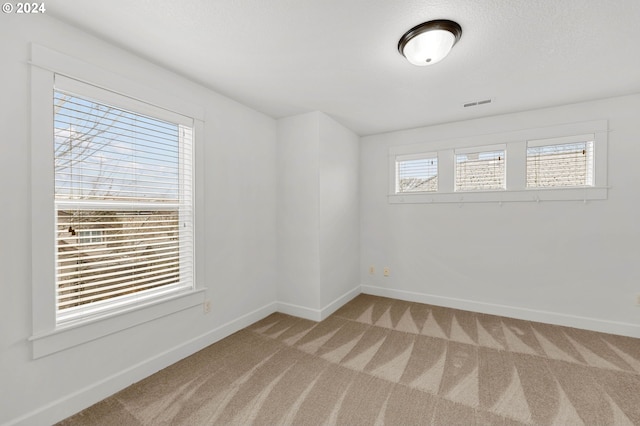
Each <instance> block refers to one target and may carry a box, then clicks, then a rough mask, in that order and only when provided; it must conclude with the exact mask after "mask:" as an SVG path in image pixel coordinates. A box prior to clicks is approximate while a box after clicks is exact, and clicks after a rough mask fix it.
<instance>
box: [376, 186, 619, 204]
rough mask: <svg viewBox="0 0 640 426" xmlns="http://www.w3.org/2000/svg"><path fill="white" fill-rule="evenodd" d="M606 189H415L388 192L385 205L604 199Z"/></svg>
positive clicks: (605, 197) (606, 192)
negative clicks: (405, 191)
mask: <svg viewBox="0 0 640 426" xmlns="http://www.w3.org/2000/svg"><path fill="white" fill-rule="evenodd" d="M607 194H608V188H606V187H586V188H552V189H523V190H505V191H482V192H415V193H405V194H391V195H389V204H432V203H511V202H540V201H585V202H586V201H590V200H606V199H607Z"/></svg>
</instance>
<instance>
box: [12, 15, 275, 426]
mask: <svg viewBox="0 0 640 426" xmlns="http://www.w3.org/2000/svg"><path fill="white" fill-rule="evenodd" d="M23 18H26V19H23ZM31 42H35V43H38V44H41V45H43V46H46V47H49V48H51V49H53V50H57V51H60V52H62V53H65V54H67V55H70V56H74V57H76V58H79V59H82V60H84V61H86V62H89V63H92V64H94V65H97V66H100V67H102V68H103V69H105V70H108V71H111V72H115V73H118V74H120V75H123V76H126V77H128V78H129V79H131V80H134V81H137V82H140V83H141V84H143V85H146V86H147V87H149V88H153V89H156V90H161V91H164V92H167V93H169V94H171V95H174V96H176V97H179V98H181V99H184V100H185V101H188V102H191V103H194V104H197V105H200V106H202V107H203V108H204V109H205V110H206V116H205V120H206V123H205V133H204V135H203V137H202V138H201V139H199V141H198V142H197V143H198V144H200V145H199V147H198V148H197V149H199V155H201V156H203V157H204V158H203V160H204V161H203V163H204V166H205V167H204V173H203V179H202V180H201V181H198V182H196V185H199V186H201V187H204V199H203V200H199V202H198V205H197V211H198V212H199V213H200V216H199V219H198V220H200V221H201V223H202V224H203V225H204V230H202V229H201V232H200V233H199V236H198V238H204V240H200V242H201V243H202V246H203V248H204V249H203V250H202V251H201V252H200V253H199V255H198V257H197V261H198V262H200V266H201V269H200V271H201V272H202V274H200V276H199V277H198V280H199V281H200V282H202V283H204V285H206V287H207V288H208V290H207V293H206V297H207V298H208V299H210V300H211V303H212V312H211V313H209V314H204V312H203V309H202V307H201V306H197V307H195V308H192V309H187V310H184V311H181V312H178V313H175V314H173V315H170V316H167V317H163V318H160V319H158V320H156V321H152V322H149V323H145V324H142V325H140V326H137V327H134V328H130V329H127V330H125V331H122V332H119V333H116V334H112V335H109V336H107V337H104V338H101V339H97V340H95V341H92V342H89V343H86V344H83V345H80V346H77V347H74V348H71V349H68V350H65V351H62V352H59V353H55V354H52V355H49V356H46V357H44V358H40V359H37V360H32V356H31V346H30V343H29V341H28V340H27V339H28V338H29V337H30V335H31V281H30V279H31V277H30V275H31V261H30V254H31V246H30V241H31V238H30V232H31V220H39V218H41V217H43V216H42V215H47V214H53V213H52V212H36V213H35V215H34V216H33V218H32V216H31V215H32V212H31V208H30V176H31V174H30V173H31V172H30V154H29V152H30V136H29V128H30V123H29V115H30V113H29V91H30V79H29V72H30V71H29V65H28V64H27V62H28V59H29V44H30V43H31ZM0 58H1V59H0V60H1V63H0V85H1V87H2V96H1V97H0V108H1V110H0V111H1V113H0V120H1V121H0V123H1V127H0V129H1V134H2V138H1V139H0V197H1V199H2V208H1V209H0V223H3V224H4V228H3V231H2V238H1V239H0V288H1V289H2V292H3V295H2V297H0V312H2V322H1V324H0V424H4V423H7V422H9V423H13V422H16V421H18V422H22V423H24V424H49V423H52V422H54V421H56V420H60V419H62V418H64V417H66V416H68V415H70V414H73V413H74V412H75V411H77V410H80V409H82V408H84V407H86V406H88V405H89V404H91V403H93V402H96V401H97V400H99V399H101V398H103V397H106V396H108V395H109V394H110V393H112V392H115V391H117V390H119V389H120V388H122V387H124V386H126V385H128V384H130V383H132V382H134V381H137V380H139V379H141V378H143V377H145V376H146V375H149V374H151V373H153V372H154V371H156V370H158V369H160V368H162V367H164V366H166V365H168V364H171V363H173V362H175V361H177V360H178V359H180V358H181V357H184V356H187V355H189V354H190V353H192V352H194V351H195V350H198V349H200V348H201V347H203V346H206V345H207V344H209V343H211V342H213V341H215V340H217V339H219V338H221V337H224V336H225V335H227V334H229V333H231V332H233V331H235V330H236V329H238V328H241V327H243V326H245V325H247V324H249V323H251V322H253V321H255V320H257V319H259V318H261V317H263V316H264V315H267V314H268V313H270V312H273V311H274V310H275V309H276V304H275V300H276V282H275V280H276V254H275V253H276V243H277V241H276V169H275V167H276V122H275V120H273V119H271V118H269V117H267V116H265V115H263V114H260V113H257V112H255V111H253V110H251V109H249V108H247V107H245V106H243V105H241V104H239V103H237V102H235V101H232V100H229V99H227V98H225V97H222V96H220V95H218V94H216V93H214V92H212V91H210V90H207V89H206V88H203V87H201V86H198V85H196V84H194V83H191V82H189V81H187V80H186V79H184V78H181V77H179V76H177V75H175V74H172V73H170V72H168V71H166V70H163V69H162V68H159V67H157V66H155V65H153V64H151V63H149V62H146V61H144V60H142V59H140V58H138V57H136V56H134V55H131V54H129V53H127V52H125V51H122V50H120V49H117V48H115V47H113V46H111V45H109V44H107V43H105V42H103V41H100V40H98V39H96V38H94V37H92V36H90V35H88V34H86V33H83V32H80V31H78V30H75V29H73V28H71V27H69V26H67V25H64V24H62V23H60V22H58V21H56V20H55V19H53V18H51V17H49V16H46V15H33V16H21V15H3V16H2V25H0Z"/></svg>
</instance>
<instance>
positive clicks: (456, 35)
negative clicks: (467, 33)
mask: <svg viewBox="0 0 640 426" xmlns="http://www.w3.org/2000/svg"><path fill="white" fill-rule="evenodd" d="M460 36H462V28H461V27H460V25H458V23H456V22H453V21H449V20H446V19H437V20H435V21H429V22H424V23H422V24H420V25H416V26H415V27H413V28H411V29H410V30H409V31H407V32H406V33H404V35H403V36H402V37H401V38H400V41H399V42H398V51H399V52H400V54H402V56H404V57H405V58H407V60H408V61H409V62H411V63H412V64H413V65H418V66H425V65H432V64H436V63H438V62H440V61H441V60H443V59H444V58H445V56H447V55H448V54H449V52H450V51H451V48H452V47H453V45H454V44H456V42H457V41H458V40H460Z"/></svg>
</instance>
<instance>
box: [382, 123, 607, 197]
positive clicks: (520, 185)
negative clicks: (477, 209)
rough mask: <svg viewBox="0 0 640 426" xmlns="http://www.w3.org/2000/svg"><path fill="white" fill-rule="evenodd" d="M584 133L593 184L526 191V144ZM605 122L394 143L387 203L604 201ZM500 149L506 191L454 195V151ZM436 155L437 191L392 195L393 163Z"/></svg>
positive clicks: (391, 152)
mask: <svg viewBox="0 0 640 426" xmlns="http://www.w3.org/2000/svg"><path fill="white" fill-rule="evenodd" d="M584 134H589V135H593V136H594V139H593V141H594V144H593V150H594V152H593V156H594V185H593V186H586V187H558V188H527V187H526V155H527V153H526V151H527V141H532V140H541V139H554V140H563V139H561V138H564V137H567V138H568V139H567V140H570V138H572V137H575V136H578V135H584ZM607 144H608V122H607V120H594V121H585V122H578V123H568V124H562V125H554V126H548V127H540V128H534V129H523V130H517V131H511V132H502V133H494V134H487V135H478V136H473V137H464V138H457V139H449V140H439V141H434V142H429V143H419V144H411V145H398V146H394V147H391V148H390V149H389V159H388V173H389V179H388V181H389V185H388V188H389V190H388V202H389V203H390V204H423V203H493V202H495V203H506V202H541V201H584V202H586V201H590V200H606V199H607V197H608V186H607V164H608V160H607V153H608V146H607ZM491 146H505V147H506V152H505V155H506V158H507V162H506V189H505V190H496V191H477V192H476V191H464V192H456V191H454V179H455V167H454V161H455V153H456V152H457V153H460V152H465V151H471V152H472V151H475V150H478V149H482V150H485V147H491ZM423 152H424V153H431V154H433V153H434V152H437V154H438V191H437V192H430V193H424V192H422V193H396V186H395V184H396V182H395V179H396V175H395V173H396V170H395V165H396V159H397V158H399V157H400V158H401V157H404V156H412V155H418V156H419V155H420V154H421V153H423Z"/></svg>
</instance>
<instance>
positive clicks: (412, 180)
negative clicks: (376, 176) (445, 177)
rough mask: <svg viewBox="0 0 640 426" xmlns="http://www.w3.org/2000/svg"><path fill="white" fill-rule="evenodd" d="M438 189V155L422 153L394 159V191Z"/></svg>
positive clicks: (430, 190)
mask: <svg viewBox="0 0 640 426" xmlns="http://www.w3.org/2000/svg"><path fill="white" fill-rule="evenodd" d="M437 190H438V155H437V154H423V155H417V156H403V157H398V158H397V159H396V192H397V193H403V192H434V191H437Z"/></svg>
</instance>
